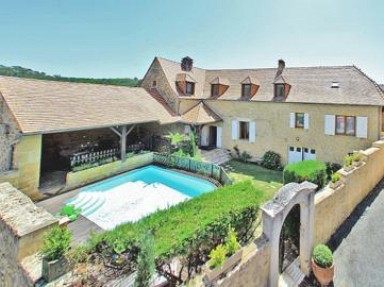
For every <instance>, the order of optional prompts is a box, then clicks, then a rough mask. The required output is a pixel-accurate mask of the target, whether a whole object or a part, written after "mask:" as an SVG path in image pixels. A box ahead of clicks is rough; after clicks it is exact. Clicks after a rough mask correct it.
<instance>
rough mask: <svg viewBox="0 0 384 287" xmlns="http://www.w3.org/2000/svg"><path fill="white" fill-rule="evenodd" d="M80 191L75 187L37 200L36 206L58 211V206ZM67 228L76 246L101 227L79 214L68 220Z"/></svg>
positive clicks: (53, 211)
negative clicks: (71, 220)
mask: <svg viewBox="0 0 384 287" xmlns="http://www.w3.org/2000/svg"><path fill="white" fill-rule="evenodd" d="M79 192H80V189H75V190H72V191H69V192H66V193H63V194H60V195H57V196H54V197H51V198H48V199H45V200H43V201H40V202H37V203H36V205H37V206H38V207H43V208H44V209H46V210H47V211H48V212H50V213H51V214H55V213H57V212H59V211H60V208H61V207H62V206H64V205H65V203H64V202H65V201H66V200H68V199H70V198H72V197H74V196H76V195H77V194H78V193H79ZM68 229H69V230H71V231H72V232H73V243H72V245H73V246H77V245H79V244H81V243H84V242H85V241H86V240H87V239H88V238H89V235H90V233H91V232H101V231H103V229H102V228H101V227H100V226H98V225H97V224H95V223H94V222H92V221H90V220H89V219H87V218H85V217H84V216H82V215H80V216H79V217H78V218H77V219H76V221H74V222H70V223H69V224H68Z"/></svg>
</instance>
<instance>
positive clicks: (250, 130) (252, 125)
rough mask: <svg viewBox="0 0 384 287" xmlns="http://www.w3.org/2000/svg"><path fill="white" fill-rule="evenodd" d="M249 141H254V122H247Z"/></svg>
mask: <svg viewBox="0 0 384 287" xmlns="http://www.w3.org/2000/svg"><path fill="white" fill-rule="evenodd" d="M249 141H250V142H251V143H254V142H256V124H255V122H250V123H249Z"/></svg>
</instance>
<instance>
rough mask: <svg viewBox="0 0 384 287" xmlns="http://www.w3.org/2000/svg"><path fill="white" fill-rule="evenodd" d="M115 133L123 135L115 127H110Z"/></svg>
mask: <svg viewBox="0 0 384 287" xmlns="http://www.w3.org/2000/svg"><path fill="white" fill-rule="evenodd" d="M109 128H110V129H111V130H112V131H113V132H114V133H115V134H117V135H118V136H119V137H121V133H120V132H119V131H118V130H117V129H115V128H114V127H109Z"/></svg>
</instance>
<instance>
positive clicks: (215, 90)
mask: <svg viewBox="0 0 384 287" xmlns="http://www.w3.org/2000/svg"><path fill="white" fill-rule="evenodd" d="M219 95H220V84H212V85H211V97H218V96H219Z"/></svg>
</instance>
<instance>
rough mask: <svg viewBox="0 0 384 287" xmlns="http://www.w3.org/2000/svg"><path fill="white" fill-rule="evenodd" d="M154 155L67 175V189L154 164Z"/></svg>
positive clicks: (136, 157) (143, 155)
mask: <svg viewBox="0 0 384 287" xmlns="http://www.w3.org/2000/svg"><path fill="white" fill-rule="evenodd" d="M152 162H153V153H152V152H148V153H144V154H138V155H135V156H133V157H130V158H127V159H126V160H125V161H121V160H118V161H114V162H111V163H108V164H103V165H101V166H98V167H93V168H89V169H85V170H80V171H77V172H69V173H67V180H66V182H67V184H66V189H73V188H76V187H80V186H84V185H86V184H89V183H92V182H95V181H98V180H101V179H104V178H107V177H110V176H113V175H116V174H119V173H122V172H125V171H129V170H132V169H135V168H139V167H142V166H146V165H149V164H152Z"/></svg>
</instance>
